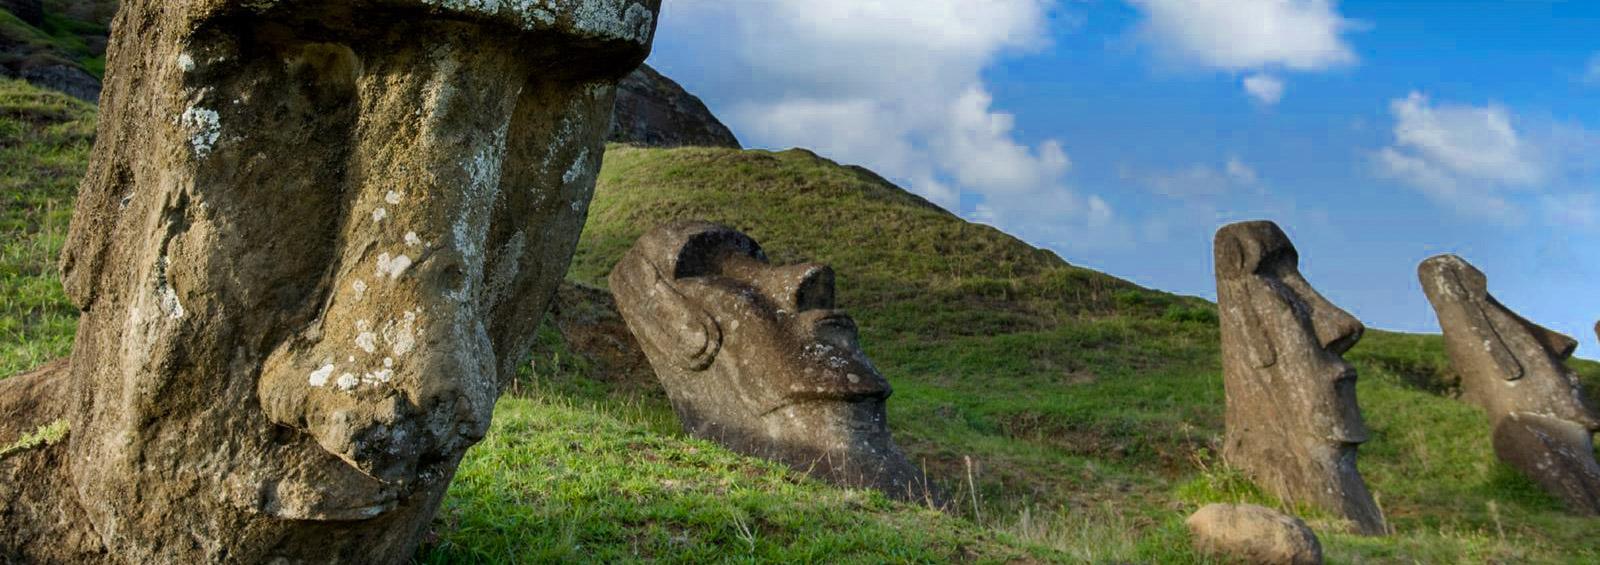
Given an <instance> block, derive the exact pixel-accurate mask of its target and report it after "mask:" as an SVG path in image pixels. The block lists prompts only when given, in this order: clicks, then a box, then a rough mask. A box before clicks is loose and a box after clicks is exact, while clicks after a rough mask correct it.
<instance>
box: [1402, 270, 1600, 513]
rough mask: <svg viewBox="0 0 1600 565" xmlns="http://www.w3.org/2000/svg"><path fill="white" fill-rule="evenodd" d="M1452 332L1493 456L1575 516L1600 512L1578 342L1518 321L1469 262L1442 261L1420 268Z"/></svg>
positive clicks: (1453, 360)
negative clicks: (1573, 365) (1576, 370)
mask: <svg viewBox="0 0 1600 565" xmlns="http://www.w3.org/2000/svg"><path fill="white" fill-rule="evenodd" d="M1417 274H1418V278H1420V279H1421V281H1422V289H1423V291H1424V292H1425V293H1426V294H1427V295H1428V301H1429V302H1430V303H1432V304H1433V310H1434V312H1435V313H1436V314H1437V315H1438V317H1439V326H1440V328H1442V329H1443V330H1444V340H1445V350H1446V351H1447V352H1449V355H1450V364H1451V366H1452V367H1454V368H1455V371H1456V373H1457V374H1459V375H1460V376H1461V392H1462V397H1463V398H1465V399H1466V400H1468V401H1469V402H1472V403H1473V404H1476V405H1477V406H1479V407H1480V408H1482V409H1483V410H1484V411H1485V412H1486V413H1488V415H1489V420H1490V422H1491V423H1492V425H1493V426H1494V436H1493V437H1494V449H1495V454H1496V455H1497V456H1498V457H1499V458H1500V460H1501V461H1504V462H1506V464H1508V465H1510V466H1512V467H1514V468H1516V469H1517V470H1518V471H1519V472H1521V473H1523V474H1524V475H1526V476H1528V478H1530V479H1533V480H1534V482H1537V483H1539V485H1540V486H1541V487H1543V488H1544V489H1545V491H1547V492H1549V493H1550V494H1551V495H1553V496H1555V497H1557V498H1559V499H1561V500H1562V501H1563V502H1564V503H1565V504H1566V505H1567V507H1568V508H1569V509H1570V510H1571V511H1572V512H1574V513H1578V514H1585V515H1597V514H1600V463H1597V462H1596V461H1595V458H1594V433H1595V432H1596V431H1600V414H1597V413H1596V412H1595V410H1594V408H1593V407H1592V405H1591V404H1590V403H1589V402H1588V400H1587V398H1586V397H1585V396H1584V392H1583V387H1582V385H1581V383H1580V382H1579V381H1578V377H1577V375H1575V374H1573V372H1572V370H1571V369H1568V368H1567V366H1566V360H1567V359H1568V358H1570V357H1571V356H1572V353H1573V351H1575V350H1576V349H1577V347H1578V342H1577V341H1576V340H1574V339H1572V338H1570V337H1567V336H1565V335H1561V334H1559V333H1556V332H1554V331H1551V330H1549V329H1546V328H1544V327H1541V326H1539V325H1538V324H1535V323H1533V322H1530V321H1528V320H1527V319H1524V318H1523V317H1522V316H1519V315H1517V313H1516V312H1513V311H1511V309H1510V308H1506V307H1505V305H1503V304H1501V303H1500V301H1498V300H1495V298H1494V296H1493V295H1491V294H1489V280H1488V277H1486V276H1485V275H1484V274H1483V271H1480V270H1478V269H1477V268H1476V267H1474V266H1472V264H1471V263H1468V262H1467V261H1466V260H1464V259H1462V258H1460V257H1457V256H1455V255H1440V256H1438V257H1433V258H1430V259H1428V260H1426V261H1423V262H1422V265H1421V266H1419V267H1418V269H1417Z"/></svg>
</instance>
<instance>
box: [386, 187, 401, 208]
mask: <svg viewBox="0 0 1600 565" xmlns="http://www.w3.org/2000/svg"><path fill="white" fill-rule="evenodd" d="M383 201H384V202H388V203H389V205H390V206H398V205H400V193H398V192H395V191H393V190H391V191H389V193H388V194H385V195H383Z"/></svg>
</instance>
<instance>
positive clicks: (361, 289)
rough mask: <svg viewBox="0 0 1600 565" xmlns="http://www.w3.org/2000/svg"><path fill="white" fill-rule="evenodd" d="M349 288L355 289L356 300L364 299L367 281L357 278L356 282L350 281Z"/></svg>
mask: <svg viewBox="0 0 1600 565" xmlns="http://www.w3.org/2000/svg"><path fill="white" fill-rule="evenodd" d="M350 290H352V291H355V293H356V301H357V302H359V301H361V300H363V299H365V298H366V297H367V281H363V280H360V279H357V280H356V282H353V283H350Z"/></svg>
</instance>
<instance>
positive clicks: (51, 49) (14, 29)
mask: <svg viewBox="0 0 1600 565" xmlns="http://www.w3.org/2000/svg"><path fill="white" fill-rule="evenodd" d="M116 5H117V3H116V2H115V1H114V0H50V1H48V2H45V3H44V18H43V21H41V22H39V23H38V25H30V24H29V23H28V22H25V21H22V19H20V18H18V17H17V16H16V15H14V14H12V13H11V12H9V11H6V10H4V9H0V66H5V67H26V66H43V65H49V64H67V65H75V66H78V67H80V68H82V69H84V70H85V71H88V72H89V74H91V75H94V76H95V77H99V76H101V75H104V74H105V69H106V58H105V51H106V37H107V35H109V33H108V31H107V29H108V28H109V27H110V22H111V16H112V15H113V14H115V12H116Z"/></svg>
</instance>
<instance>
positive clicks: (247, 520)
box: [0, 0, 660, 563]
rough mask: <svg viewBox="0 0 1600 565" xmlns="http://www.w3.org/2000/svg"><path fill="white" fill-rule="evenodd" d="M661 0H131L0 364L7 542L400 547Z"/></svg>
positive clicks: (508, 355)
mask: <svg viewBox="0 0 1600 565" xmlns="http://www.w3.org/2000/svg"><path fill="white" fill-rule="evenodd" d="M659 8H660V0H543V1H539V2H523V1H511V0H488V1H472V2H459V1H458V2H443V1H434V0H338V1H333V0H251V1H245V0H129V1H126V2H124V3H123V5H122V9H121V12H120V13H119V15H118V16H117V19H116V23H115V27H114V29H115V34H114V35H115V37H114V39H113V41H112V42H111V51H110V59H109V65H110V66H109V69H108V73H107V77H106V88H105V94H104V97H103V98H102V105H101V113H100V128H99V136H98V143H97V145H96V147H95V151H94V155H93V158H92V161H91V163H90V166H89V172H88V176H87V178H86V179H85V180H84V182H83V185H82V189H81V191H80V192H81V193H80V196H79V200H78V205H77V208H76V211H75V212H76V215H75V217H74V219H73V223H72V229H71V233H70V236H69V238H68V241H67V244H66V252H65V254H64V257H63V268H64V275H65V283H66V289H67V293H68V295H69V296H70V297H71V299H72V300H73V301H74V302H75V303H76V304H77V305H78V306H79V307H80V308H81V309H82V310H83V317H82V321H81V324H80V326H79V330H78V334H77V342H76V345H75V346H74V350H73V355H72V359H71V363H70V368H63V369H58V370H55V371H47V372H45V373H41V374H39V375H31V376H27V377H22V378H18V379H9V380H5V381H0V413H5V414H7V415H8V416H12V418H10V419H8V421H7V422H6V423H5V424H0V445H6V444H8V443H9V442H10V441H12V440H14V439H15V437H6V436H5V434H7V433H10V434H13V435H14V434H16V433H20V432H22V431H27V430H28V429H30V428H31V427H33V426H39V425H43V424H46V423H48V421H49V420H50V419H51V418H56V417H59V418H61V419H62V420H63V421H65V422H67V423H69V424H70V432H69V433H68V436H67V439H66V442H65V444H64V446H61V447H58V448H50V449H42V450H33V451H29V452H24V453H21V454H16V455H10V456H6V457H4V458H0V516H4V518H5V527H4V528H0V561H8V560H13V559H14V560H20V561H24V562H56V561H95V560H108V561H122V562H128V563H205V562H224V561H226V562H242V563H256V562H280V561H283V562H305V561H308V562H318V563H329V562H352V563H403V562H405V561H407V560H408V559H410V557H411V555H412V552H413V551H414V548H415V547H416V545H417V543H418V540H419V539H421V537H422V535H423V533H424V532H425V531H426V528H427V527H428V524H429V521H430V520H431V518H432V516H433V514H434V512H435V510H436V509H437V507H438V505H439V503H440V500H441V498H442V497H443V496H444V493H445V488H446V486H447V485H448V484H449V482H450V479H451V477H452V476H453V474H454V472H455V468H456V465H457V464H458V463H459V461H460V460H461V457H462V454H463V452H464V451H465V450H466V449H467V448H468V447H469V446H471V445H473V444H474V443H475V442H477V441H478V440H479V439H481V438H482V437H483V436H484V434H485V432H486V431H487V429H488V427H489V421H490V415H491V411H492V410H493V407H494V403H495V400H496V398H497V397H498V396H499V394H500V391H501V390H502V389H503V388H504V387H505V385H506V384H507V383H508V382H509V379H510V378H512V377H513V375H514V374H515V371H516V365H517V363H518V362H519V360H520V359H521V358H522V356H523V355H524V354H525V352H526V351H527V349H528V348H529V346H530V345H531V343H532V340H533V338H534V329H535V327H536V325H537V324H538V323H539V320H540V318H541V316H540V313H542V312H543V311H544V309H545V307H546V306H547V303H548V301H549V298H550V296H551V294H552V293H553V292H554V290H555V286H556V284H557V283H558V282H559V281H560V280H561V277H562V275H563V274H564V273H565V272H566V269H567V265H568V262H569V260H570V259H571V254H572V251H573V248H574V246H575V244H576V241H577V237H578V234H579V231H580V229H581V227H582V225H583V220H584V215H585V212H586V209H587V206H588V202H589V198H590V195H591V193H592V191H593V186H594V182H595V177H596V174H597V171H598V169H599V165H600V161H601V157H602V152H603V151H604V144H603V138H604V136H605V133H606V130H607V127H608V126H609V124H610V119H611V111H612V101H613V96H614V94H613V89H614V85H615V84H616V81H617V80H618V79H619V78H620V77H622V76H623V75H625V74H626V73H628V72H630V71H631V70H633V69H634V68H635V67H636V66H637V65H638V64H639V63H640V62H641V61H642V60H643V59H644V58H645V57H646V56H647V55H648V52H649V48H650V44H651V40H652V36H653V34H654V30H655V23H656V14H657V11H658V9H659Z"/></svg>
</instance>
